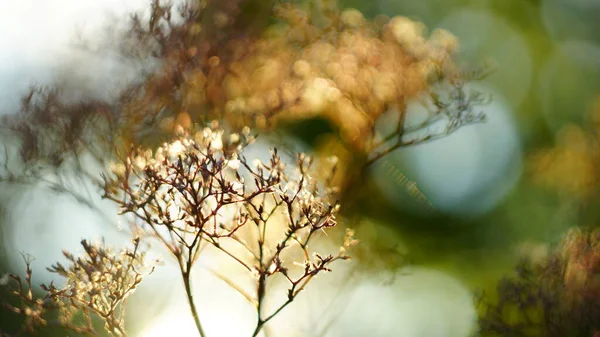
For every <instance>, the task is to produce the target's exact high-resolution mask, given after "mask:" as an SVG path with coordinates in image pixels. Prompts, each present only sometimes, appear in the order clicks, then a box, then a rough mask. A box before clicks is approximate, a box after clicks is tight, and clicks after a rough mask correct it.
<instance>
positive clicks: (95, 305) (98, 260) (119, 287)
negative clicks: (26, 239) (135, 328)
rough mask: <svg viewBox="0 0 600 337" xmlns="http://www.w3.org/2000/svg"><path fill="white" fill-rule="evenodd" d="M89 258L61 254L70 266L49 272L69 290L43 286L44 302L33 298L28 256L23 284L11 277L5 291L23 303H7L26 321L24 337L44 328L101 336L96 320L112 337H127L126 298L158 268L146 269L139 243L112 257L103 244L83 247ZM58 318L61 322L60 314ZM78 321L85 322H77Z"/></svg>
mask: <svg viewBox="0 0 600 337" xmlns="http://www.w3.org/2000/svg"><path fill="white" fill-rule="evenodd" d="M81 245H82V246H83V249H84V252H85V254H84V255H83V256H82V257H75V256H74V255H73V254H71V253H70V252H68V251H64V252H63V254H64V256H65V257H66V259H67V260H68V262H69V264H68V265H67V266H65V265H63V264H61V263H56V264H55V265H53V266H51V267H50V268H48V271H50V272H51V273H55V274H57V275H59V276H61V277H62V278H64V279H65V284H64V285H62V286H58V287H57V286H55V285H54V283H50V284H49V285H45V284H42V285H41V290H42V291H43V293H44V295H43V296H42V297H35V296H34V288H33V285H32V269H31V262H32V257H31V256H29V255H24V259H25V263H26V274H25V278H24V279H22V278H21V277H19V276H17V275H14V274H8V275H6V276H4V279H3V280H4V281H5V282H4V283H5V284H3V285H8V286H10V287H11V289H12V293H13V294H14V295H16V296H17V297H18V298H19V299H20V306H13V305H10V304H7V303H4V305H5V307H6V308H8V309H9V310H10V311H12V312H14V313H17V314H20V315H23V316H24V317H25V324H24V326H23V331H21V332H19V335H20V334H21V333H23V332H34V331H37V330H38V329H39V328H41V327H44V326H60V327H63V328H66V329H68V330H71V331H73V332H76V333H81V334H85V335H89V336H99V335H100V334H99V333H98V332H97V331H96V327H95V326H94V319H100V320H102V321H103V322H104V328H105V329H106V331H108V332H109V333H110V335H111V336H126V335H127V334H126V332H125V326H124V322H123V312H124V311H123V309H124V303H125V301H126V300H127V297H128V296H129V295H130V294H131V293H132V292H133V291H134V290H135V288H136V287H137V285H138V284H139V283H140V282H141V281H142V277H143V276H144V275H146V274H148V273H151V272H152V271H153V270H154V268H153V267H147V266H146V265H145V263H144V255H145V254H144V253H143V252H141V251H140V249H139V245H140V241H139V239H135V240H133V248H132V249H125V250H122V251H120V252H118V253H114V252H113V251H112V250H110V249H109V248H106V247H105V246H104V245H103V244H95V243H91V242H89V241H86V240H83V241H81ZM57 312H58V317H57V318H54V316H56V313H57ZM76 315H81V316H82V317H83V322H79V321H81V319H79V318H77V317H76ZM7 335H8V334H7Z"/></svg>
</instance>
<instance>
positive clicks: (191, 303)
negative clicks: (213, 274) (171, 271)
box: [181, 269, 206, 337]
mask: <svg viewBox="0 0 600 337" xmlns="http://www.w3.org/2000/svg"><path fill="white" fill-rule="evenodd" d="M181 276H182V277H183V285H184V287H185V295H186V297H187V300H188V304H189V306H190V312H191V313H192V317H193V318H194V323H195V324H196V329H197V330H198V334H200V337H206V333H205V332H204V329H203V328H202V323H200V315H198V309H197V308H196V304H195V303H194V295H193V294H192V285H191V280H190V270H189V269H188V270H187V271H183V270H182V273H181Z"/></svg>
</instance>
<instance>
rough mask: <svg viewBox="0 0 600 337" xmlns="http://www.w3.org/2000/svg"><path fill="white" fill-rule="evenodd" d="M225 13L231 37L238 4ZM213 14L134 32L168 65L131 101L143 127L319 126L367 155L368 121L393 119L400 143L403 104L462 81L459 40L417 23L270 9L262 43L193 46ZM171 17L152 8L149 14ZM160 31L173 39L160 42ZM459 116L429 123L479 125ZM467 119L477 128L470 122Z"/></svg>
mask: <svg viewBox="0 0 600 337" xmlns="http://www.w3.org/2000/svg"><path fill="white" fill-rule="evenodd" d="M247 2H248V1H247ZM249 2H251V1H249ZM224 3H226V4H227V5H223V6H224V7H225V8H223V9H219V10H216V11H217V12H218V13H220V15H221V16H220V17H221V19H222V21H223V25H225V26H226V27H229V26H227V23H231V22H234V21H235V18H236V15H240V14H239V8H240V6H241V3H244V1H240V0H237V1H225V2H224ZM215 6H218V5H215ZM211 8H212V7H211V4H210V2H209V3H208V4H207V5H206V6H204V5H202V4H201V5H199V6H198V7H197V8H196V9H195V10H190V8H189V7H185V8H184V12H182V16H183V17H184V18H185V19H184V23H183V24H182V25H179V26H177V27H176V28H167V27H173V26H174V24H173V23H172V22H171V18H170V16H169V17H167V16H164V15H163V16H162V17H161V16H159V15H158V14H155V15H154V16H153V17H156V18H157V19H156V22H157V24H155V25H153V26H152V27H155V28H154V30H157V31H158V33H157V31H153V30H152V29H151V28H146V29H144V27H145V26H144V25H142V24H141V23H139V24H138V25H136V31H137V33H138V35H139V36H146V37H148V36H154V40H156V41H158V45H160V46H163V47H162V48H160V50H161V51H162V52H163V53H165V54H161V57H163V58H164V59H165V63H164V66H163V68H162V69H161V71H159V72H157V73H156V74H155V75H154V76H153V77H151V78H150V79H149V80H148V83H147V90H144V91H142V92H141V95H137V96H136V99H131V100H129V103H128V105H127V107H126V108H125V110H126V112H125V114H126V115H129V116H137V117H134V118H135V119H136V120H141V119H143V118H147V117H149V116H148V114H149V113H150V114H158V112H159V111H167V115H164V116H165V117H164V118H163V119H162V121H161V125H162V127H163V128H164V129H166V130H172V128H173V127H174V126H175V125H178V124H179V125H183V126H184V127H186V126H189V125H191V123H192V121H193V120H202V119H206V117H208V119H213V118H220V119H225V120H226V121H228V122H229V123H231V124H232V125H248V124H250V125H253V126H255V127H258V128H259V129H265V128H267V129H269V128H273V127H276V126H277V125H278V124H279V122H280V121H290V120H297V119H307V118H313V117H316V116H320V117H323V118H325V119H327V120H329V121H330V122H331V123H332V124H333V125H335V126H336V127H337V128H339V130H340V132H341V134H342V138H343V139H344V141H345V142H346V143H347V144H350V145H352V146H351V147H352V148H354V149H355V150H358V151H359V152H366V153H369V152H370V151H374V150H375V148H374V147H370V146H368V145H369V144H370V143H372V141H374V139H375V137H376V135H375V131H374V124H375V121H376V120H377V119H378V118H379V117H380V116H381V115H382V114H383V113H384V112H386V111H389V110H390V109H395V110H397V112H398V114H399V117H398V120H399V121H398V124H399V126H398V132H397V133H402V132H403V130H401V129H402V125H401V124H402V123H403V122H404V115H405V106H406V103H407V101H408V100H410V99H415V98H417V97H422V96H428V95H430V94H431V91H432V89H433V87H432V86H433V85H434V84H436V83H438V84H439V83H444V81H445V80H447V81H448V83H450V84H451V85H454V86H455V88H460V90H461V91H462V86H461V83H462V81H464V80H466V78H465V76H464V73H463V72H461V71H460V70H459V69H458V68H457V67H456V66H455V64H454V62H453V59H452V56H453V54H454V53H455V52H456V50H457V48H458V42H457V39H456V38H455V37H454V36H453V35H452V34H450V33H449V32H447V31H444V30H436V31H434V32H433V33H432V34H431V35H430V36H427V35H426V30H425V27H424V26H423V25H422V24H421V23H418V22H415V21H412V20H410V19H408V18H405V17H394V18H391V19H390V18H387V17H384V16H379V17H377V18H376V19H374V20H367V19H365V18H364V17H363V15H362V13H360V12H359V11H357V10H355V9H346V10H340V9H338V8H337V7H336V6H335V5H334V4H333V3H332V2H331V1H316V2H315V4H314V6H312V7H311V6H309V3H303V2H298V3H295V2H294V3H292V2H289V3H288V2H279V1H277V2H276V4H275V6H274V7H273V9H272V12H271V15H272V16H274V17H275V18H276V19H277V20H278V21H277V24H275V25H272V26H270V27H268V28H267V29H266V30H265V32H264V33H263V34H254V35H252V34H247V33H243V32H241V31H237V30H236V29H235V26H231V27H229V30H227V29H226V28H220V29H222V30H223V31H225V32H229V34H231V36H234V37H235V38H229V39H217V40H216V41H215V38H214V37H213V38H208V39H200V38H199V36H205V34H203V32H204V30H205V29H209V30H210V28H211V25H210V20H208V21H207V23H206V25H207V26H208V27H204V23H203V22H200V23H199V22H197V18H198V17H202V15H203V13H206V12H211ZM170 11H171V8H170V7H169V6H161V5H160V4H159V3H156V6H155V12H156V13H167V12H170ZM215 21H216V20H215ZM138 22H139V21H138ZM217 26H219V24H217ZM156 27H163V28H156ZM165 30H169V31H172V32H174V33H173V34H171V35H170V36H169V38H166V37H164V31H165ZM157 34H158V36H157ZM223 34H226V33H223ZM167 46H168V48H167ZM174 46H176V47H174ZM449 99H450V100H453V99H455V97H449ZM464 103H465V102H463V103H461V104H464ZM468 105H469V104H467V105H465V107H466V106H468ZM148 108H150V110H149V109H148ZM437 108H438V109H439V110H444V108H448V107H447V106H446V107H442V106H438V107H437ZM152 111H154V112H152ZM444 111H445V112H450V109H445V110H444ZM464 111H465V110H464V109H463V111H461V112H464ZM440 112H441V111H440ZM140 113H143V114H144V116H141V115H139V114H140ZM169 115H170V116H169ZM466 115H467V114H465V113H463V114H462V115H461V116H459V114H457V113H453V114H452V116H450V115H448V114H443V113H440V114H437V116H435V117H436V118H438V117H447V119H448V122H449V123H456V122H459V123H461V124H467V123H472V122H477V121H480V118H479V117H480V116H477V115H472V114H469V116H466ZM473 116H477V118H469V117H473ZM397 136H398V138H401V136H402V135H397Z"/></svg>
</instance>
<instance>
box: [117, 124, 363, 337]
mask: <svg viewBox="0 0 600 337" xmlns="http://www.w3.org/2000/svg"><path fill="white" fill-rule="evenodd" d="M180 131H181V132H182V133H181V134H180V137H179V138H178V139H176V140H175V141H173V142H171V143H166V144H163V146H161V147H159V148H158V150H157V151H156V152H155V153H154V155H152V151H151V150H148V149H136V150H135V151H132V153H131V154H130V155H128V156H127V157H126V159H125V161H124V163H121V164H117V165H116V166H115V167H114V168H113V172H114V176H113V177H112V178H108V177H107V180H106V181H107V183H106V197H107V198H109V199H111V200H113V201H115V202H116V203H117V204H118V205H119V206H120V207H121V209H122V212H123V213H124V214H132V215H134V217H135V219H136V220H137V221H136V222H135V224H134V230H136V233H137V234H139V235H142V236H149V237H154V238H157V239H158V240H159V241H160V242H162V243H163V244H164V245H165V246H166V247H167V248H168V250H169V252H170V253H171V255H172V256H173V257H175V258H176V260H177V262H178V264H179V267H180V270H181V276H182V279H183V281H184V285H185V290H186V293H187V297H188V301H189V305H190V309H191V311H192V314H193V317H194V320H195V322H196V326H197V328H198V332H199V333H200V335H202V336H204V335H205V333H204V332H203V329H202V325H201V322H200V318H199V317H198V312H197V309H196V303H194V299H193V297H192V290H191V289H192V286H191V279H190V274H191V271H192V267H193V265H194V263H195V262H196V261H197V260H198V258H199V256H200V254H201V252H202V251H203V250H204V248H205V246H206V245H210V246H212V247H213V248H215V249H217V250H219V251H221V252H222V253H223V254H225V255H226V256H228V257H229V258H231V259H233V260H235V261H236V262H237V263H238V264H239V265H240V266H241V267H243V269H244V270H245V271H246V272H247V273H248V275H250V276H252V277H253V279H254V283H255V287H254V288H255V290H254V293H248V292H247V291H245V290H243V287H242V286H239V285H237V284H236V281H235V280H226V281H227V283H228V284H230V285H232V286H233V287H234V288H235V289H236V290H238V291H239V292H240V293H241V294H242V295H243V296H244V297H245V298H246V299H247V300H248V301H250V302H251V303H252V304H253V305H254V306H255V307H256V311H257V324H256V329H255V331H254V332H253V334H252V336H257V335H258V333H259V332H260V331H261V329H262V328H263V326H264V325H265V324H266V323H267V322H268V321H270V320H271V319H272V318H273V317H275V315H276V314H277V313H279V312H280V311H281V310H282V309H283V308H285V307H286V306H287V305H288V304H290V303H291V302H292V301H293V300H294V299H295V298H296V296H297V295H298V294H299V292H300V291H302V290H303V289H304V288H305V287H306V285H307V284H308V282H309V281H310V280H311V279H312V278H313V277H315V276H316V275H317V274H319V273H320V272H322V271H330V269H329V265H330V264H331V263H333V262H334V261H336V260H339V259H347V258H348V256H347V255H346V250H347V249H348V248H349V247H350V246H352V245H353V244H354V243H355V242H356V241H355V240H353V239H352V237H351V233H349V234H348V235H349V236H348V237H346V239H345V241H344V244H343V245H342V248H341V249H340V251H339V252H338V253H337V254H336V255H326V256H322V255H319V254H316V253H315V254H313V253H312V250H311V249H310V247H309V242H310V241H311V239H312V238H314V237H315V236H316V235H317V234H318V233H319V232H321V231H324V230H327V229H329V228H331V227H333V226H335V225H336V220H335V213H336V211H337V208H338V205H337V204H336V203H335V202H332V201H331V195H332V193H334V192H335V191H334V190H332V189H330V188H321V187H320V186H319V184H317V182H315V181H313V180H312V179H311V176H310V175H309V172H310V168H311V162H312V159H311V158H310V157H307V156H305V155H299V156H298V158H297V167H295V168H293V170H290V168H288V167H287V166H286V165H285V164H284V163H283V162H282V160H281V158H280V157H279V156H278V154H277V150H273V152H272V153H271V158H270V160H269V162H267V163H262V162H261V161H259V160H253V161H248V160H247V159H246V158H245V157H244V156H243V149H244V147H245V146H246V145H247V144H248V142H250V141H252V139H253V137H252V136H251V135H250V133H249V129H244V131H243V133H242V134H237V133H232V134H230V135H228V136H227V135H224V131H223V130H219V129H218V128H217V126H216V125H215V124H214V123H213V127H212V128H205V129H204V130H202V131H199V132H196V133H195V134H194V135H193V136H191V135H188V134H186V133H185V132H183V129H181V130H180ZM298 260H300V261H303V262H302V263H301V264H300V268H299V267H298V266H297V264H298ZM275 275H280V276H283V277H284V279H285V280H286V281H287V282H288V286H289V287H288V290H287V291H288V293H287V301H285V302H284V303H282V304H281V306H279V307H278V308H277V309H276V310H274V311H273V312H265V310H264V308H263V301H264V298H265V292H266V288H267V283H268V281H269V280H270V279H271V278H272V277H273V276H275Z"/></svg>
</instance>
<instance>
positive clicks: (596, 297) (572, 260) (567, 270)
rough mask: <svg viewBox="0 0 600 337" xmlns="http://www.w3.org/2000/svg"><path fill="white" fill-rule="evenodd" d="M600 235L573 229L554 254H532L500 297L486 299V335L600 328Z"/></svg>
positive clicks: (592, 332)
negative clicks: (491, 299) (492, 299)
mask: <svg viewBox="0 0 600 337" xmlns="http://www.w3.org/2000/svg"><path fill="white" fill-rule="evenodd" d="M599 239H600V235H599V232H598V230H581V229H572V230H570V231H569V232H568V233H567V235H566V236H565V237H564V238H563V240H562V241H561V242H560V244H559V245H558V246H556V247H554V248H553V249H552V250H551V251H550V252H549V253H548V254H541V255H540V254H529V255H526V256H525V257H524V259H523V261H521V263H520V264H519V265H518V267H517V269H516V275H515V276H514V277H506V278H504V279H502V280H501V281H500V282H499V283H498V287H497V300H496V301H490V300H489V298H486V299H484V300H483V301H482V302H481V309H482V316H481V319H480V329H481V334H482V335H483V336H547V337H559V336H582V337H583V336H587V337H595V336H596V335H597V334H600V305H599V304H600V279H599V271H600V241H599Z"/></svg>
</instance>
